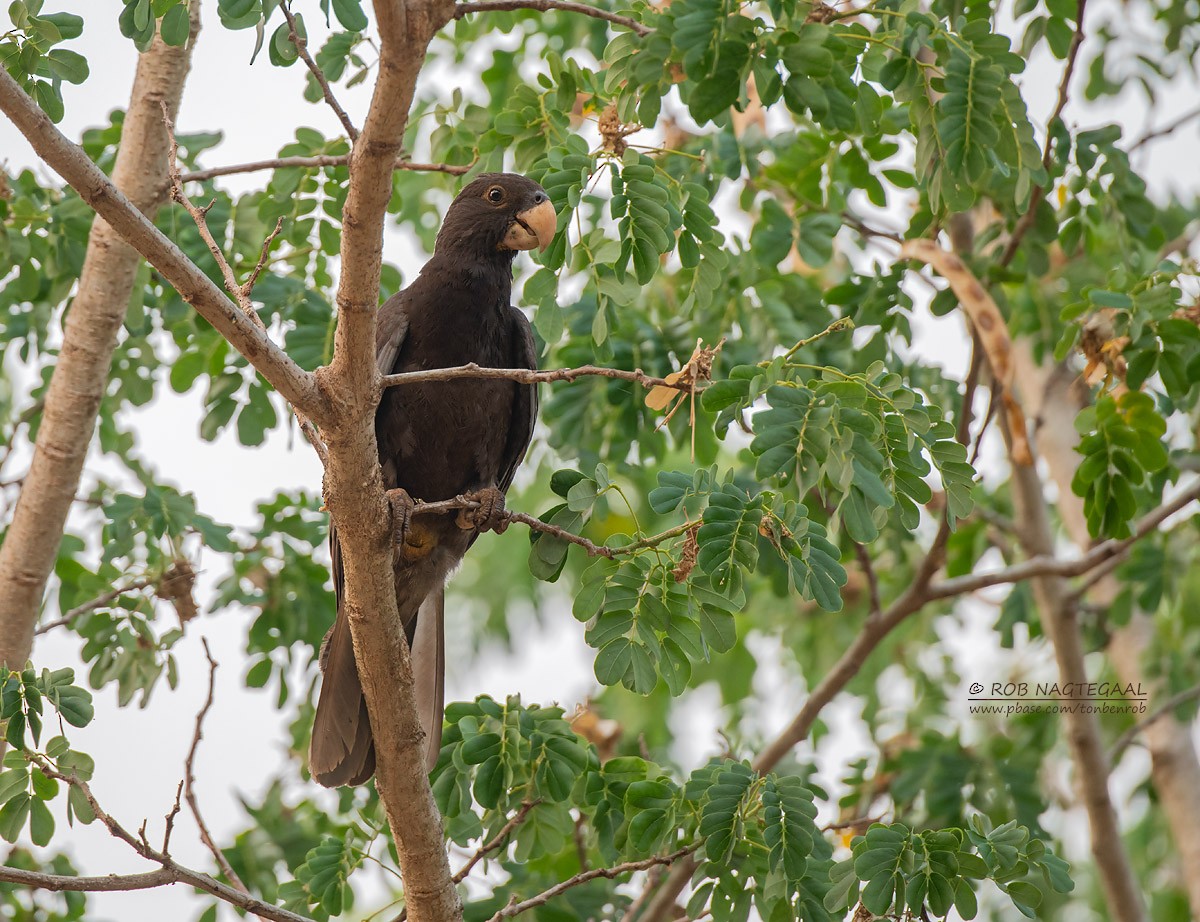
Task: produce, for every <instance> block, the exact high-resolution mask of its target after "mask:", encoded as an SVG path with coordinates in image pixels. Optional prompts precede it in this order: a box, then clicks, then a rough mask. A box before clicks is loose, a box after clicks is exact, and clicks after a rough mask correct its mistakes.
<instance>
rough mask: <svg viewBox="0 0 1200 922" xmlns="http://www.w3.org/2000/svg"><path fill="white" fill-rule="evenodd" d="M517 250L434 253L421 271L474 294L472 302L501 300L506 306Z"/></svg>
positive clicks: (440, 281) (485, 303)
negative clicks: (469, 255) (477, 254)
mask: <svg viewBox="0 0 1200 922" xmlns="http://www.w3.org/2000/svg"><path fill="white" fill-rule="evenodd" d="M515 255H516V253H514V252H512V251H509V252H507V253H503V252H502V253H496V254H493V255H490V257H489V258H483V259H479V258H476V259H471V258H464V257H462V256H461V255H458V254H455V255H451V254H447V255H446V256H444V257H438V256H437V255H435V256H434V258H433V259H431V260H430V261H429V263H427V264H426V267H425V269H424V270H423V271H422V275H424V274H429V275H431V276H432V277H435V278H437V279H438V283H439V284H443V285H447V286H448V287H450V288H453V289H455V290H457V291H460V292H467V293H469V294H470V295H471V297H470V298H469V302H470V303H474V304H479V305H481V306H483V305H488V304H497V303H499V304H502V305H504V306H505V307H507V306H508V305H509V303H511V299H512V263H513V257H514V256H515Z"/></svg>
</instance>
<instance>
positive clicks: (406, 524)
mask: <svg viewBox="0 0 1200 922" xmlns="http://www.w3.org/2000/svg"><path fill="white" fill-rule="evenodd" d="M385 495H386V496H387V498H388V504H389V505H390V506H391V508H392V541H393V542H394V546H395V547H398V548H402V547H404V545H405V543H406V542H407V540H408V532H409V528H410V527H411V526H412V519H413V510H414V509H416V507H417V504H416V503H415V502H414V501H413V498H412V497H411V496H409V495H408V491H407V490H405V489H402V488H397V489H395V490H388V491H387V493H386V494H385Z"/></svg>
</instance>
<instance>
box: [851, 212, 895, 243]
mask: <svg viewBox="0 0 1200 922" xmlns="http://www.w3.org/2000/svg"><path fill="white" fill-rule="evenodd" d="M842 220H843V221H844V222H845V223H846V224H848V225H850V226H851V227H852V228H854V229H855V230H856V231H858V233H859V235H860V236H862V237H879V238H880V239H882V240H890V241H892V243H903V242H904V238H903V237H901V236H900V235H899V234H898V233H896V231H893V230H886V229H884V228H882V227H872V226H871V225H870V224H867V223H866V222H865V221H863V220H862V218H860V217H858V215H856V214H854V213H853V212H850V211H843V212H842Z"/></svg>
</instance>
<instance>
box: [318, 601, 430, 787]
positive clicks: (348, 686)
mask: <svg viewBox="0 0 1200 922" xmlns="http://www.w3.org/2000/svg"><path fill="white" fill-rule="evenodd" d="M445 610H446V594H445V589H444V588H442V587H438V588H437V589H435V590H434V591H433V592H431V593H430V594H429V596H428V597H427V598H426V599H425V601H424V602H422V603H421V607H420V609H419V610H418V612H417V617H416V619H415V620H416V624H415V626H411V627H410V630H409V631H408V635H409V638H408V639H409V644H410V647H411V653H412V662H413V679H414V685H415V688H414V692H415V695H416V699H417V713H418V715H419V717H420V720H421V729H422V730H424V731H425V765H426V768H427V769H428V770H432V769H433V766H434V765H436V764H437V759H438V753H439V751H440V749H441V741H442V719H443V715H444V712H445V672H446V657H445V634H444V625H445ZM321 672H322V673H323V675H324V678H323V680H322V685H321V692H320V695H319V697H318V700H317V714H316V718H315V719H314V721H313V734H312V743H311V745H310V747H309V757H308V761H309V770H310V771H311V772H312V776H313V778H314V779H315V780H316V781H317V783H318V784H322V785H324V786H325V787H337V786H338V785H343V784H345V785H358V784H363V783H364V782H366V780H367V779H368V778H370V777H371V775H373V774H374V773H375V743H374V738H373V736H372V734H371V722H370V719H369V717H368V716H367V702H366V699H365V698H364V697H363V693H362V684H361V683H360V681H359V678H358V665H357V663H356V662H355V659H354V645H353V643H352V641H351V638H350V624H349V622H348V621H347V620H346V618H345V616H344V615H343V613H342V611H341V610H340V608H339V610H338V617H337V620H336V621H335V622H334V625H333V628H332V629H331V630H330V632H329V634H328V636H327V637H326V638H325V643H324V645H323V646H322V648H321Z"/></svg>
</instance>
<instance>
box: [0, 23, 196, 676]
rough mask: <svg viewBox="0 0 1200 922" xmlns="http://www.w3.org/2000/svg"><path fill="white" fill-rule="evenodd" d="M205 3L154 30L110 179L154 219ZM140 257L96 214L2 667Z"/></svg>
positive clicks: (42, 576)
mask: <svg viewBox="0 0 1200 922" xmlns="http://www.w3.org/2000/svg"><path fill="white" fill-rule="evenodd" d="M199 8H200V3H199V0H192V2H191V15H192V35H191V38H190V39H189V41H188V43H187V45H186V46H185V47H183V48H175V47H171V46H170V45H167V44H165V43H164V42H163V41H162V39H161V38H158V37H156V38H155V39H154V43H153V45H152V46H151V47H150V49H149V50H148V51H147V52H146V53H145V54H142V55H141V56H139V58H138V66H137V73H136V76H135V77H134V80H133V90H132V93H131V94H130V101H129V109H128V112H127V113H126V116H125V124H124V127H123V129H122V133H121V146H120V149H119V150H118V152H117V160H116V165H115V167H114V169H113V175H112V180H113V182H114V183H115V185H116V187H117V188H118V189H120V190H121V191H122V192H123V193H124V194H125V195H126V197H128V199H129V200H130V202H131V203H132V204H133V205H134V206H135V207H136V208H138V209H139V210H140V211H142V212H145V213H146V214H148V215H151V216H152V215H153V213H154V212H155V211H156V210H157V208H158V206H159V204H160V203H161V201H162V196H163V192H164V189H165V187H166V177H167V148H168V138H167V133H166V130H165V128H164V126H163V116H162V105H163V104H165V105H166V106H167V108H168V109H169V111H170V112H171V114H172V117H174V115H175V113H176V112H177V111H178V109H179V101H180V98H181V97H182V95H183V85H184V82H185V80H186V78H187V74H188V70H189V69H190V67H191V58H192V47H193V46H194V44H195V39H196V34H197V32H198V31H199V26H200V9H199ZM140 263H141V257H140V256H139V255H138V253H137V251H136V250H134V249H133V247H131V246H130V245H129V244H127V243H125V242H124V241H123V240H122V239H121V237H120V236H119V235H118V233H117V232H116V231H115V230H113V228H112V227H111V226H109V225H108V224H107V223H106V222H105V221H104V220H103V219H102V218H97V219H96V221H95V223H94V224H93V225H92V232H91V235H90V236H89V238H88V246H87V254H86V256H85V259H84V263H83V273H82V275H81V277H80V280H79V289H78V292H77V294H76V295H75V298H74V300H73V301H72V302H71V305H70V308H69V310H68V311H67V315H66V320H65V329H64V334H63V345H62V351H61V353H60V354H59V358H58V363H57V365H56V366H55V368H54V373H53V375H52V376H51V378H50V386H49V388H48V390H47V392H46V405H45V410H44V415H43V417H42V424H41V427H40V428H39V430H38V437H37V443H36V444H35V446H34V454H33V460H32V462H31V464H30V467H29V471H28V473H27V474H26V475H25V482H24V484H23V485H22V487H21V494H20V497H19V499H18V500H17V504H16V508H15V510H14V513H13V521H12V525H11V527H10V528H9V531H8V534H7V535H6V537H5V540H4V543H3V545H2V546H0V665H2V664H5V663H7V664H8V665H9V666H10V667H13V668H18V667H20V666H22V665H23V664H24V663H25V661H26V660H27V659H28V658H29V653H30V650H31V648H32V644H33V632H34V627H35V625H36V624H37V619H38V614H39V611H40V609H41V601H42V595H43V593H44V592H45V589H46V581H47V579H48V578H49V576H50V571H51V569H52V568H53V567H54V561H55V559H56V557H57V555H58V548H59V544H60V542H61V541H62V534H63V529H64V527H65V525H66V521H67V514H68V513H69V512H70V509H71V503H72V502H73V500H74V497H75V494H76V491H77V488H78V486H79V480H80V475H81V473H82V471H83V463H84V460H85V459H86V457H87V453H88V446H89V445H90V444H91V441H92V433H93V432H94V431H95V427H96V417H97V414H98V413H99V410H100V401H101V398H102V397H103V396H104V388H105V385H106V384H107V382H108V373H109V366H110V363H111V360H112V354H113V350H114V349H115V348H116V344H117V332H118V331H119V330H120V327H121V322H122V321H123V320H124V319H125V310H126V306H127V305H128V304H129V296H130V293H131V292H132V290H133V283H134V279H135V276H136V275H137V271H138V266H139V265H140Z"/></svg>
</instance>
